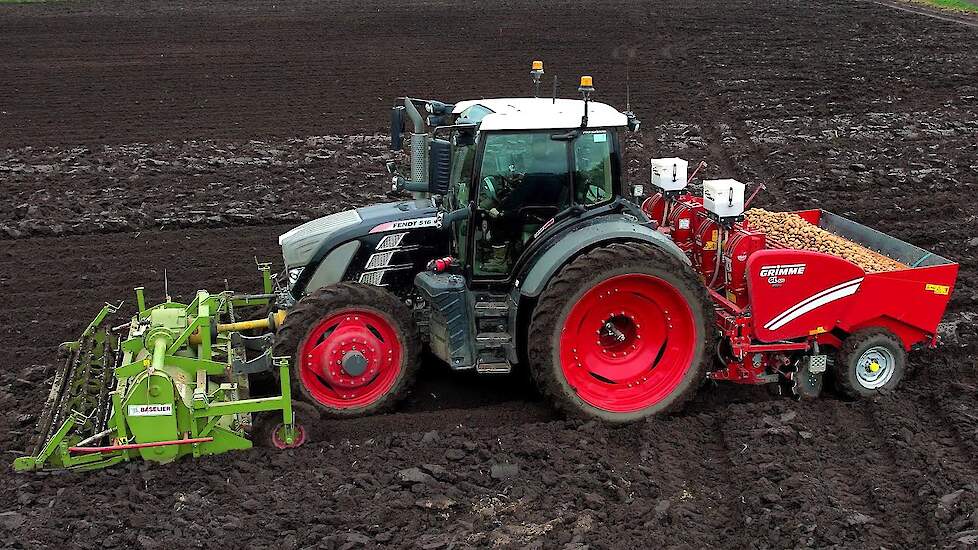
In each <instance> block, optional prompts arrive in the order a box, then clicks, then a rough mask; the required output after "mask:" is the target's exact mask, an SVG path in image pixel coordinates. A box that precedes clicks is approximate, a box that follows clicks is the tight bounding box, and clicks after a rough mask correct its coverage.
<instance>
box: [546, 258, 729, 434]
mask: <svg viewBox="0 0 978 550" xmlns="http://www.w3.org/2000/svg"><path fill="white" fill-rule="evenodd" d="M714 315H715V312H714V310H713V305H712V301H711V300H710V298H709V296H708V295H707V293H706V289H705V287H704V286H703V284H702V283H701V282H700V280H699V278H698V277H697V275H696V274H695V273H694V272H693V270H692V268H690V266H688V265H686V264H685V263H683V262H682V261H680V260H679V259H677V258H676V257H674V256H673V255H671V254H670V253H668V252H666V251H664V250H662V249H660V248H657V247H655V246H653V245H650V244H646V243H614V244H609V245H606V246H602V247H599V248H595V249H593V250H590V251H588V252H586V253H585V254H583V255H581V256H578V257H577V258H575V259H574V260H572V261H570V262H569V263H568V264H567V265H565V266H564V267H563V268H561V270H560V271H559V272H558V273H557V275H555V276H554V277H553V279H551V281H550V282H549V284H548V286H547V288H546V289H545V290H544V291H543V293H542V294H541V295H540V299H539V301H538V303H537V305H536V308H535V310H534V312H533V315H532V318H531V320H530V327H529V331H528V340H527V355H528V357H529V361H530V367H531V372H532V373H533V376H534V378H535V380H536V382H537V385H538V386H539V388H540V390H541V392H542V393H543V394H544V395H545V396H546V397H547V398H548V399H549V400H550V401H551V402H552V403H553V404H554V406H555V407H557V408H558V409H560V410H562V411H564V412H565V413H567V414H569V415H573V416H583V417H592V418H597V419H600V420H602V421H606V422H610V423H628V422H634V421H637V420H641V419H643V418H646V417H649V416H652V415H655V414H661V413H667V412H673V411H676V410H678V409H679V408H680V407H682V405H683V404H685V403H686V401H688V400H689V399H690V398H691V397H692V396H693V395H694V394H695V393H696V391H697V389H698V388H699V386H700V385H701V383H702V382H703V380H704V379H705V377H706V370H707V367H708V366H709V363H710V361H711V360H712V357H713V354H712V351H713V349H714V339H715V332H716V331H715V329H714V322H715V320H714Z"/></svg>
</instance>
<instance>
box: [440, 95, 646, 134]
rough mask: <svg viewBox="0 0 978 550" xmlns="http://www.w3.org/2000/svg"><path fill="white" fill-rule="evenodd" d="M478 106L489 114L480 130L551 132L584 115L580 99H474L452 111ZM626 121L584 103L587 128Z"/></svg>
mask: <svg viewBox="0 0 978 550" xmlns="http://www.w3.org/2000/svg"><path fill="white" fill-rule="evenodd" d="M473 105H481V106H483V107H485V108H486V109H489V110H490V111H492V112H491V113H489V114H488V115H486V116H485V118H483V119H482V123H481V125H480V126H479V129H480V130H549V129H554V128H578V127H580V126H581V116H583V115H584V101H583V100H581V99H558V100H557V101H556V102H554V100H553V99H550V98H543V97H539V98H537V97H513V98H499V99H474V100H469V101H460V102H459V103H456V104H455V109H454V110H453V111H452V112H453V113H455V114H458V113H461V112H462V111H464V110H466V109H468V108H469V107H472V106H473ZM627 124H628V118H627V117H626V116H625V115H624V114H622V113H620V112H618V109H615V108H614V107H612V106H610V105H606V104H604V103H598V102H596V101H590V102H588V114H587V125H588V128H601V127H608V126H625V125H627Z"/></svg>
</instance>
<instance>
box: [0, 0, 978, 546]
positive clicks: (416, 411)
mask: <svg viewBox="0 0 978 550" xmlns="http://www.w3.org/2000/svg"><path fill="white" fill-rule="evenodd" d="M976 46H978V34H976V31H975V30H974V29H972V28H968V27H964V26H958V25H955V24H953V23H950V22H945V21H939V20H933V19H928V18H921V17H919V16H915V15H913V14H909V13H905V12H900V11H894V10H890V9H887V8H884V7H880V6H877V5H874V4H871V3H864V2H846V1H842V0H818V1H814V2H813V1H810V0H804V1H802V0H786V1H784V2H775V3H771V2H748V1H746V0H740V1H733V2H729V1H719V0H706V1H705V2H703V3H699V4H695V5H691V4H690V3H688V2H680V1H678V0H669V1H666V2H654V3H653V2H640V1H637V0H625V1H622V2H617V3H608V2H598V1H583V0H573V1H572V0H566V1H544V2H540V3H535V4H522V3H517V2H512V1H510V2H500V3H491V4H490V3H483V2H474V1H470V2H433V1H426V2H422V1H418V0H414V1H409V2H399V3H396V4H390V3H387V2H380V1H378V0H365V1H361V2H356V3H352V2H350V3H347V2H343V3H328V4H326V3H317V2H290V3H286V4H282V3H275V4H271V3H267V2H251V1H245V2H228V3H220V2H189V1H186V0H179V1H175V2H165V3H164V2H160V3H156V2H149V3H145V2H138V3H137V2H132V3H120V2H117V3H112V4H110V5H103V4H89V3H85V2H72V3H67V4H60V3H59V4H39V5H0V74H2V75H3V77H2V78H0V147H5V148H6V149H5V150H0V190H2V197H3V198H2V200H0V342H2V343H3V346H4V349H5V351H6V353H4V354H3V356H2V359H0V410H2V411H3V412H4V413H6V414H4V415H3V416H0V433H2V434H3V435H0V448H3V450H4V451H6V452H5V453H4V456H5V457H6V459H10V460H12V458H13V457H14V456H16V455H17V454H18V453H19V452H20V451H22V450H23V448H24V445H25V441H26V436H27V432H29V431H30V429H31V426H32V424H33V422H34V420H35V419H34V417H33V415H34V414H36V412H37V409H36V407H37V406H38V401H39V400H40V399H41V396H42V395H43V394H44V391H45V390H44V387H43V378H44V375H43V371H44V367H45V366H47V365H50V364H51V362H52V360H53V357H54V351H55V347H56V346H57V344H58V342H60V341H62V340H67V339H70V338H73V337H75V336H76V335H77V333H78V332H79V331H80V330H81V329H82V328H83V327H84V325H85V324H86V323H87V322H88V320H89V318H90V316H91V315H92V314H94V312H95V311H96V310H97V309H98V307H99V306H100V304H101V303H102V302H103V301H105V300H113V301H116V300H119V299H123V298H128V296H129V294H130V292H131V287H132V286H134V285H136V284H142V283H145V284H146V286H147V289H148V293H149V294H150V295H151V296H155V297H159V296H161V294H162V279H163V269H164V268H165V269H166V270H167V275H168V278H169V281H170V287H171V292H173V293H174V294H176V295H177V296H178V297H179V296H181V295H182V296H186V295H188V294H189V293H191V292H192V291H193V290H195V289H196V288H198V287H208V288H221V287H223V285H224V279H225V278H227V279H228V284H229V285H231V286H232V287H234V288H243V289H247V288H253V287H254V284H255V283H257V273H255V272H254V264H253V261H254V260H253V258H254V257H255V256H257V257H259V258H268V259H274V258H277V257H278V250H277V247H276V242H275V240H276V239H275V237H276V235H278V234H279V233H281V232H282V231H283V230H285V229H286V228H287V227H289V226H290V225H292V224H294V223H296V222H298V221H301V220H305V219H308V218H311V217H314V216H317V215H320V214H323V213H327V212H331V211H335V210H337V209H340V208H344V207H347V206H351V205H360V204H365V203H369V202H375V201H377V200H384V198H385V196H386V192H385V184H384V179H385V178H384V176H383V161H384V160H386V159H387V158H390V155H389V153H388V152H387V151H386V150H385V148H384V141H383V138H382V137H380V136H378V135H377V134H378V133H379V132H382V131H383V129H384V128H385V126H386V108H387V107H388V106H389V105H390V102H391V98H392V97H393V96H396V95H402V94H407V93H410V94H413V95H419V96H434V97H439V98H443V99H446V100H455V99H461V98H466V97H479V96H482V95H487V96H494V95H512V94H524V93H526V92H527V91H528V89H529V88H528V84H529V82H528V79H527V78H526V74H525V73H526V70H527V65H528V62H529V60H530V59H531V58H535V57H540V58H543V59H544V60H545V61H546V63H547V67H546V68H547V71H548V75H550V74H558V75H559V77H560V85H561V90H562V93H563V94H564V95H571V94H572V89H573V82H574V81H575V80H576V77H577V75H579V74H581V73H585V72H587V73H591V74H593V75H594V76H595V82H596V84H597V87H598V97H599V98H600V99H601V100H604V101H608V102H611V103H613V104H616V105H623V104H624V99H625V97H624V88H625V86H624V75H625V63H626V61H627V60H628V59H629V58H630V54H631V53H633V57H631V61H630V63H631V67H630V70H629V73H630V80H631V84H630V86H631V90H632V94H631V102H632V105H633V107H634V108H635V110H636V111H637V112H638V114H639V116H640V117H641V118H643V120H644V121H645V124H646V125H645V127H644V130H643V132H642V134H641V135H640V136H639V137H638V138H637V139H632V140H630V142H629V144H628V153H629V160H628V163H629V174H630V176H631V177H632V178H633V180H634V181H646V180H647V177H648V170H647V162H648V161H647V159H648V157H650V156H673V155H677V156H683V157H686V158H689V159H691V160H698V159H705V160H707V161H708V162H709V163H710V168H709V169H708V172H707V176H716V175H720V174H724V175H728V176H734V177H738V178H741V179H743V180H745V181H748V182H751V183H754V182H759V181H763V182H765V183H766V184H767V185H768V191H767V192H766V193H764V194H762V195H761V198H760V199H759V205H760V206H764V207H766V208H772V209H791V208H809V207H822V208H826V209H829V210H832V211H835V212H837V213H840V214H843V215H846V216H849V217H851V218H854V219H856V220H858V221H860V222H862V223H866V224H869V225H871V226H874V227H877V228H879V229H882V230H884V231H886V232H888V233H891V234H893V235H895V236H897V237H899V238H902V239H905V240H908V241H910V242H912V243H914V244H917V245H920V246H923V247H925V248H929V249H932V250H934V251H935V252H937V253H939V254H942V255H945V256H947V257H950V258H953V259H955V260H957V261H959V262H960V263H961V275H960V277H959V281H958V285H957V288H956V289H955V292H954V296H953V298H952V304H951V308H950V309H951V312H950V315H949V320H950V321H951V322H950V323H949V324H947V325H946V326H945V327H944V331H943V332H944V335H945V340H946V341H945V344H944V346H943V347H941V348H939V349H938V350H935V351H924V352H918V353H915V354H913V355H912V356H911V366H912V371H911V373H910V374H909V376H908V379H907V380H906V381H905V383H904V384H903V386H902V388H901V390H900V391H898V392H896V393H895V394H893V395H889V396H883V397H880V398H879V399H877V400H875V401H859V402H848V401H844V400H842V399H840V398H838V397H835V396H833V395H829V396H825V397H823V398H822V399H820V400H818V401H814V402H803V403H796V402H793V401H790V400H785V399H782V398H772V397H768V396H767V395H766V393H764V392H763V391H761V390H758V389H755V388H746V387H738V386H730V385H709V386H707V387H705V388H704V389H703V390H702V391H701V392H700V394H699V395H698V396H697V398H696V400H695V401H694V402H693V403H692V405H691V406H690V407H688V408H687V410H686V411H685V412H683V413H682V414H679V415H677V416H674V417H670V418H664V419H657V420H654V421H650V422H647V423H643V424H640V425H635V426H630V427H627V428H621V429H611V428H607V427H604V426H601V425H597V424H594V423H581V422H577V421H570V420H565V419H562V418H558V417H556V416H555V415H554V413H552V412H551V410H550V409H549V407H547V406H546V404H544V403H542V402H540V401H539V399H538V398H537V397H536V395H535V393H534V392H533V390H532V388H531V387H530V385H529V383H528V382H527V381H526V377H525V375H522V374H521V375H514V376H512V377H503V378H489V379H479V380H475V378H474V377H471V376H458V375H452V374H451V373H448V372H445V370H444V369H442V368H440V367H439V366H438V365H437V364H434V363H432V362H429V363H426V365H425V368H424V369H423V371H422V380H421V381H420V383H419V386H418V387H417V389H416V391H415V392H414V394H413V395H412V397H411V398H410V399H409V401H408V402H407V403H405V404H404V406H403V407H401V409H400V410H399V411H398V412H396V413H394V414H390V415H385V416H378V417H373V418H366V419H360V420H352V421H343V422H331V423H328V424H323V425H321V426H319V427H318V428H317V430H316V433H315V434H314V435H315V436H317V437H316V438H315V440H314V441H313V442H311V443H310V444H307V445H306V446H304V447H303V448H300V449H298V450H293V451H288V452H270V451H265V450H256V451H253V452H249V453H240V454H232V455H224V456H220V457H214V458H209V459H202V460H190V459H188V460H184V461H181V462H179V463H176V464H173V465H169V466H163V467H146V466H145V465H138V464H134V465H130V466H120V467H116V468H110V469H108V470H105V471H101V472H94V473H87V474H61V475H42V476H37V475H32V476H25V475H15V474H13V473H12V472H11V471H10V470H9V469H3V470H0V501H2V502H3V504H0V533H2V537H0V542H2V543H3V544H5V545H6V546H11V547H19V548H38V547H54V546H57V547H64V546H74V547H80V548H88V547H92V548H95V547H122V546H125V547H143V548H156V547H160V548H162V547H187V546H195V547H197V546H200V547H212V548H226V547H229V546H231V547H236V546H245V545H248V546H255V547H270V546H274V547H281V548H296V547H316V546H319V547H323V548H354V547H373V546H381V545H383V546H396V547H421V548H461V547H486V546H490V545H498V546H502V547H547V548H549V547H557V548H561V547H564V548H583V547H585V546H591V547H596V548H606V547H608V548H654V547H667V546H668V547H692V548H701V547H737V548H748V547H749V548H784V547H800V546H805V547H808V546H816V547H846V548H879V547H886V548H898V547H904V548H910V547H913V548H920V547H958V546H961V547H963V546H968V545H973V544H975V542H976V541H978V473H976V471H978V469H976V467H975V461H976V458H978V443H976V441H978V407H976V399H978V364H976V361H978V351H976V346H978V334H976V329H975V321H976V320H978V317H976V316H975V311H976V306H978V237H976V235H978V214H976V211H975V208H974V206H973V203H972V202H971V201H972V199H973V197H974V196H975V192H976V187H975V186H976V181H978V154H976V153H978V151H976V146H975V143H976V138H978V116H976V115H978V85H976V82H978V58H976V56H975V55H974V52H975V51H976ZM894 299H898V298H896V297H895V298H894Z"/></svg>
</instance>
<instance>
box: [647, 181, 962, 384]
mask: <svg viewBox="0 0 978 550" xmlns="http://www.w3.org/2000/svg"><path fill="white" fill-rule="evenodd" d="M664 203H665V199H663V197H662V196H661V195H656V196H654V197H652V198H651V199H649V200H647V201H646V202H645V204H644V205H643V210H644V211H645V212H646V214H647V215H649V217H650V218H652V219H663V216H664V215H665V214H666V213H665V211H664V209H665V204H664ZM794 213H795V214H797V215H798V216H799V217H801V218H802V219H803V220H805V221H807V222H808V223H810V224H813V225H815V226H818V227H821V228H823V229H826V230H827V231H830V232H831V233H833V234H834V235H836V236H839V237H842V238H844V239H846V240H848V241H851V242H853V243H855V244H858V245H860V246H863V247H865V248H868V249H871V250H873V251H876V252H878V253H880V254H882V255H884V256H886V257H888V258H891V259H893V260H896V261H898V262H900V263H901V264H903V265H905V266H906V267H905V268H904V269H896V270H890V271H880V272H876V273H867V272H866V271H864V270H863V269H862V268H861V267H859V266H858V265H856V264H854V263H852V262H850V261H848V260H846V259H843V258H840V257H837V256H833V255H829V254H825V253H822V252H816V251H812V250H805V249H795V248H787V247H785V246H784V245H782V244H780V243H778V242H777V241H773V240H771V239H768V238H767V235H765V234H764V233H763V232H760V231H755V230H753V229H752V228H751V227H750V225H749V224H748V223H747V222H737V223H733V224H731V225H730V227H729V228H722V231H721V228H720V226H719V225H718V224H717V223H716V221H714V220H713V219H711V217H709V216H707V215H706V212H705V209H704V207H703V204H702V200H701V199H700V198H699V197H692V196H689V195H684V196H681V197H678V198H677V200H676V205H673V206H672V207H671V208H670V212H669V214H671V216H669V215H666V221H667V225H665V226H662V227H660V230H661V231H663V232H665V233H667V234H670V235H674V236H676V237H678V239H679V242H677V244H679V245H680V247H681V248H683V249H684V250H685V251H687V254H688V256H689V257H690V258H691V261H692V262H693V264H694V267H697V268H698V269H699V270H700V271H701V273H703V274H708V273H711V272H713V271H714V270H715V269H719V271H720V273H721V274H722V275H723V278H722V280H721V281H720V283H719V284H716V285H715V286H714V287H712V288H709V289H708V291H709V292H710V295H711V297H712V298H713V301H714V304H715V306H716V322H717V327H718V328H719V330H720V332H721V334H722V336H723V343H722V345H721V349H720V353H719V356H720V362H721V364H720V365H719V366H718V367H719V368H717V369H716V370H713V371H712V372H710V374H709V376H710V378H712V379H715V380H729V381H733V382H739V383H748V384H763V383H768V382H771V381H773V380H775V379H776V378H777V375H778V374H782V373H783V374H785V375H787V377H788V379H789V380H792V384H790V385H791V387H792V389H793V391H795V393H796V394H799V395H808V394H817V393H818V391H820V389H821V379H820V376H818V375H820V374H821V373H822V372H824V371H825V370H830V371H832V373H833V375H834V378H835V380H836V382H837V384H838V386H839V387H840V389H841V390H842V391H843V392H844V393H847V394H849V395H852V396H860V395H871V394H874V393H877V392H882V391H888V390H892V389H893V388H895V387H896V385H897V384H898V383H899V382H900V378H901V377H902V375H903V371H904V367H905V363H906V352H908V351H910V350H911V349H912V348H913V347H914V346H917V345H930V346H934V345H936V342H937V327H938V324H939V323H940V321H941V318H942V316H943V315H944V312H945V310H946V308H947V305H948V301H949V299H950V294H951V292H952V290H953V288H954V282H955V279H956V278H957V272H958V265H957V264H956V263H953V262H951V261H949V260H947V259H946V258H943V257H941V256H938V255H936V254H934V253H932V252H929V251H927V250H924V249H921V248H919V247H916V246H914V245H911V244H909V243H906V242H903V241H901V240H899V239H896V238H894V237H891V236H888V235H885V234H883V233H881V232H879V231H876V230H874V229H871V228H869V227H866V226H864V225H860V224H858V223H855V222H853V221H851V220H848V219H845V218H843V217H841V216H838V215H836V214H833V213H831V212H827V211H823V210H805V211H798V212H794ZM669 223H673V224H675V225H676V226H678V225H679V224H680V223H681V224H682V226H683V230H681V231H673V230H672V226H670V225H668V224H669ZM692 234H700V235H702V234H712V235H715V236H714V237H713V239H714V240H709V239H708V240H706V241H705V243H706V245H704V240H703V239H693V238H691V237H690V235H692ZM720 235H722V237H721V236H720ZM717 239H721V241H720V244H719V248H720V249H721V253H720V254H719V257H720V261H721V262H722V263H721V265H720V266H719V267H718V266H717V265H716V264H715V262H716V258H717V256H718V255H717V253H716V248H717V245H716V242H717ZM711 243H712V246H711ZM823 361H824V362H823ZM812 371H814V372H812Z"/></svg>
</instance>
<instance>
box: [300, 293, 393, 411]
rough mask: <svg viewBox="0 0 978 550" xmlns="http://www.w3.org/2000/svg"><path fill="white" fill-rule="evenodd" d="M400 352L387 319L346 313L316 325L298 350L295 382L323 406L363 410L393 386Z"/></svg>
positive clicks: (354, 311)
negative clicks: (296, 379) (362, 408)
mask: <svg viewBox="0 0 978 550" xmlns="http://www.w3.org/2000/svg"><path fill="white" fill-rule="evenodd" d="M401 353H402V351H401V342H400V341H399V340H398V338H397V331H395V330H394V327H393V326H392V325H391V322H390V321H388V320H387V318H385V317H384V316H382V315H380V314H379V313H375V312H373V311H369V310H363V309H352V308H351V309H345V310H341V311H338V312H336V313H333V314H331V315H329V316H328V317H325V318H324V319H322V320H320V321H319V322H318V323H317V324H316V325H315V326H314V327H313V328H312V330H311V331H309V334H308V335H307V336H306V338H305V340H303V342H302V343H301V344H300V345H299V365H300V369H299V378H300V381H301V382H302V385H303V386H304V387H305V388H306V390H307V391H308V392H309V394H310V395H311V396H312V397H313V398H314V399H315V400H316V401H318V402H319V403H321V404H323V405H325V406H327V407H330V408H335V409H354V408H359V407H366V406H368V405H370V404H372V403H375V402H376V401H377V400H379V399H381V398H382V397H383V396H384V395H386V394H387V392H389V391H390V389H391V388H392V387H393V386H394V383H395V382H396V381H397V377H398V374H400V372H401Z"/></svg>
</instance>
